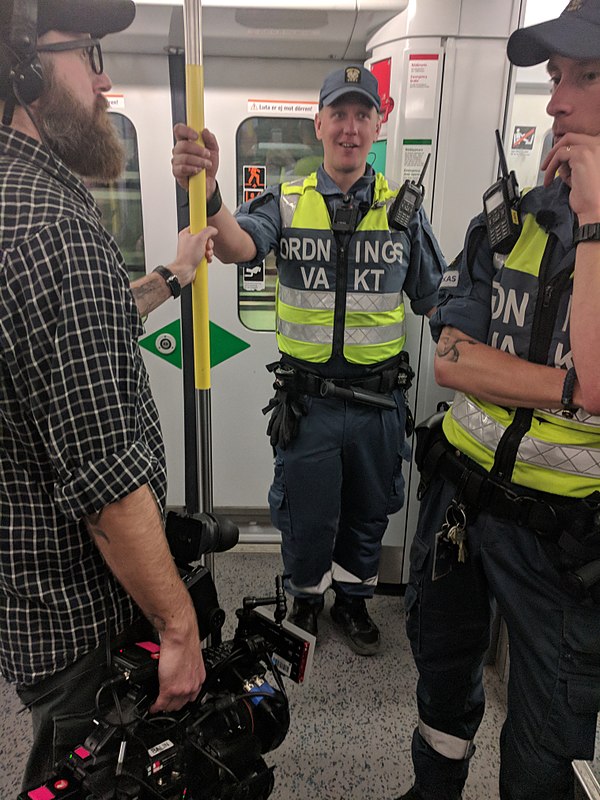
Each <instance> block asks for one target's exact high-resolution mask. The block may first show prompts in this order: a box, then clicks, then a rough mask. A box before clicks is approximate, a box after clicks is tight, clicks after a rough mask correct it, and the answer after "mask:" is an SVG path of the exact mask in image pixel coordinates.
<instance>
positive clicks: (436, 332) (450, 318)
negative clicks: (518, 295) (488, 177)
mask: <svg viewBox="0 0 600 800" xmlns="http://www.w3.org/2000/svg"><path fill="white" fill-rule="evenodd" d="M569 192H570V189H569V187H568V186H567V185H566V184H565V183H564V182H563V181H562V180H561V179H560V178H556V179H555V180H554V181H553V183H552V184H551V185H550V186H549V187H548V188H544V187H543V186H538V187H536V188H534V189H532V190H531V191H529V192H527V193H526V194H525V195H524V196H523V198H522V201H521V212H522V215H523V216H525V215H526V214H532V215H533V216H534V217H536V219H537V220H538V222H539V224H540V225H541V227H543V228H545V229H546V230H548V231H549V232H550V233H552V234H553V235H554V236H555V237H556V238H557V240H558V242H557V246H556V247H555V248H554V250H553V253H552V259H551V263H550V264H549V265H548V273H547V278H548V279H550V278H553V277H554V276H555V275H557V273H558V272H560V271H561V270H562V269H563V268H564V267H565V266H568V263H567V261H566V259H568V258H572V257H573V225H574V214H573V212H572V211H571V208H570V206H569ZM504 260H505V258H503V257H502V256H500V257H499V256H497V255H494V254H493V253H492V251H491V250H490V247H489V244H488V240H487V234H486V230H485V220H484V216H483V214H480V215H479V216H477V217H475V218H474V219H473V220H472V221H471V224H470V225H469V229H468V230H467V235H466V237H465V246H464V249H463V251H462V252H461V253H460V254H459V256H457V258H456V259H455V261H454V262H453V263H452V264H450V266H449V267H448V269H447V270H446V271H445V273H444V276H443V278H442V282H441V284H440V296H439V305H438V309H437V312H436V313H435V314H434V315H433V316H432V318H431V320H430V327H431V333H432V336H433V338H434V339H435V340H436V341H437V340H438V339H439V336H440V334H441V332H442V328H444V327H445V326H446V325H448V326H450V327H454V328H457V329H458V330H460V331H462V332H463V333H465V334H467V335H468V336H471V337H473V338H474V339H476V340H477V341H479V342H484V343H487V344H491V341H490V328H491V327H492V323H493V322H494V320H493V318H492V315H493V310H494V307H495V292H496V293H497V292H498V291H499V288H498V287H500V286H501V272H502V268H503V264H504ZM525 277H526V276H525ZM533 291H537V289H536V288H535V287H534V289H533V290H532V295H533ZM568 294H569V293H568V292H567V293H565V298H564V300H563V303H562V307H561V309H560V313H559V316H558V319H559V320H562V319H564V318H565V315H566V313H567V312H566V305H567V303H568ZM517 305H518V306H519V307H520V306H521V300H519V301H518V302H517ZM534 305H535V304H534V302H533V296H532V298H531V302H530V303H529V306H528V312H527V316H528V319H527V321H526V324H523V325H521V326H520V325H518V324H517V323H516V322H514V320H513V327H512V330H511V331H509V332H510V333H511V334H512V337H511V338H512V339H513V341H514V345H515V353H516V354H517V355H519V356H520V357H521V358H527V353H528V349H529V329H530V319H529V318H530V317H531V315H532V313H533V307H534ZM496 324H497V323H496ZM557 324H558V326H559V327H562V322H560V323H557ZM566 334H567V339H566V340H565V343H564V345H565V346H567V340H568V331H567V332H566ZM555 338H556V339H557V340H558V339H560V338H561V337H560V335H559V332H558V331H557V332H556V334H555ZM563 338H564V337H563ZM504 349H506V348H504ZM563 350H564V347H563ZM551 362H553V359H551Z"/></svg>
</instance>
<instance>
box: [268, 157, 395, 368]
mask: <svg viewBox="0 0 600 800" xmlns="http://www.w3.org/2000/svg"><path fill="white" fill-rule="evenodd" d="M316 185H317V177H316V173H313V174H312V175H310V176H309V177H308V178H306V179H302V180H299V181H294V182H291V183H286V184H283V185H282V187H281V201H280V212H281V224H282V237H281V241H280V247H279V255H278V260H277V265H278V281H277V343H278V346H279V349H280V351H281V352H283V353H288V354H289V355H292V356H294V357H295V358H299V359H301V360H303V361H312V362H315V363H323V362H325V361H328V360H329V358H330V357H331V353H332V348H333V334H334V322H335V319H334V317H335V298H336V252H337V244H336V241H335V237H334V236H333V233H332V231H331V222H330V218H329V211H328V209H327V205H326V203H325V200H324V199H323V196H322V195H321V194H320V193H319V192H317V191H316ZM374 197H375V201H374V203H373V205H372V207H371V208H370V209H369V211H368V212H367V213H366V215H365V216H364V218H363V219H362V220H361V222H360V224H359V226H358V227H357V229H356V231H355V233H354V234H353V235H352V237H351V238H350V243H349V245H348V277H347V283H346V287H345V298H346V303H345V314H344V345H343V347H344V357H345V358H346V360H347V361H349V362H350V363H354V364H373V363H378V362H381V361H384V360H386V359H388V358H391V357H392V356H394V355H397V354H398V353H399V352H400V351H401V350H402V349H403V347H404V341H405V322H404V317H405V312H404V300H403V294H402V286H401V285H400V280H399V270H396V269H395V267H396V265H397V264H401V263H402V259H404V258H407V257H408V254H405V246H406V245H408V244H409V240H408V237H407V236H406V235H405V234H397V233H396V232H394V233H393V234H392V232H390V230H389V226H388V222H387V203H388V202H391V200H392V199H393V198H394V197H395V192H393V191H391V190H390V189H389V187H388V185H387V182H386V180H385V178H384V177H383V176H382V175H380V174H377V176H376V183H375V191H374ZM365 234H366V235H365Z"/></svg>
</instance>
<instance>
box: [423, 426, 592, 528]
mask: <svg viewBox="0 0 600 800" xmlns="http://www.w3.org/2000/svg"><path fill="white" fill-rule="evenodd" d="M431 450H432V451H433V450H437V451H438V452H437V453H433V452H430V453H429V454H428V457H427V460H428V461H429V460H430V458H432V459H436V460H437V463H436V467H435V471H436V472H438V473H439V474H441V475H442V476H443V477H444V478H446V479H447V480H449V481H450V482H451V483H453V484H455V486H457V489H458V494H459V497H460V502H461V503H464V504H465V505H466V506H467V507H470V508H473V509H478V510H484V511H487V512H489V513H490V514H492V515H493V516H495V517H499V518H501V519H507V520H509V521H511V522H515V523H517V524H519V525H523V526H525V527H528V528H531V529H532V530H534V531H536V532H537V533H538V534H540V535H541V536H547V537H549V538H552V539H558V538H559V537H560V535H561V533H562V532H563V531H569V532H570V533H571V534H573V535H574V536H575V538H579V535H582V536H583V537H584V538H585V536H586V534H589V533H590V532H591V531H592V530H593V529H596V530H600V502H599V501H598V498H596V497H594V499H593V500H592V499H587V498H563V497H559V496H558V495H555V494H550V493H548V492H539V491H536V490H534V489H525V490H524V491H523V492H521V491H518V492H517V491H515V490H514V484H506V483H502V482H500V481H497V480H495V479H494V478H493V477H492V476H490V475H489V473H487V472H485V470H483V469H482V468H481V467H480V466H479V465H478V464H476V463H475V462H474V461H473V460H472V459H470V458H468V457H467V456H465V455H463V454H458V451H457V450H455V449H453V448H452V447H451V445H450V444H449V443H448V442H447V441H445V440H441V441H440V440H438V441H436V442H435V443H434V444H433V446H432V448H431Z"/></svg>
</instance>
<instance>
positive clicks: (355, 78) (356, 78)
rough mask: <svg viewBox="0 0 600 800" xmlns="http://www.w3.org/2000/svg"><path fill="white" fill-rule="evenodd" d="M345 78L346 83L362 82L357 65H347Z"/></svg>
mask: <svg viewBox="0 0 600 800" xmlns="http://www.w3.org/2000/svg"><path fill="white" fill-rule="evenodd" d="M344 80H345V82H346V83H360V70H359V69H357V68H356V67H346V73H345V76H344Z"/></svg>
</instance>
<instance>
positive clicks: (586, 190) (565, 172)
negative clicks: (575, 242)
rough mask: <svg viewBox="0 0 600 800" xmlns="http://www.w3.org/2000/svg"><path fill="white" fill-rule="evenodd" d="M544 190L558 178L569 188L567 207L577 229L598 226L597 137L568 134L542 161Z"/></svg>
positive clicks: (599, 139) (599, 159) (599, 158)
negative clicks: (586, 225) (577, 224)
mask: <svg viewBox="0 0 600 800" xmlns="http://www.w3.org/2000/svg"><path fill="white" fill-rule="evenodd" d="M541 168H542V169H543V170H545V171H546V174H545V176H544V186H549V185H550V184H551V183H552V181H553V180H554V177H555V176H556V174H557V173H558V176H559V177H560V178H562V180H563V181H564V182H565V183H566V184H567V186H570V187H571V193H570V196H569V205H570V206H571V209H572V210H573V212H574V213H575V214H577V217H578V221H579V224H580V225H585V224H586V223H589V222H600V136H588V135H586V134H583V133H567V134H565V135H564V136H563V137H561V139H560V140H559V141H558V142H557V143H556V144H555V145H554V147H553V148H552V149H551V150H550V151H549V152H548V154H547V155H546V158H545V159H544V160H543V161H542V164H541Z"/></svg>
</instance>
